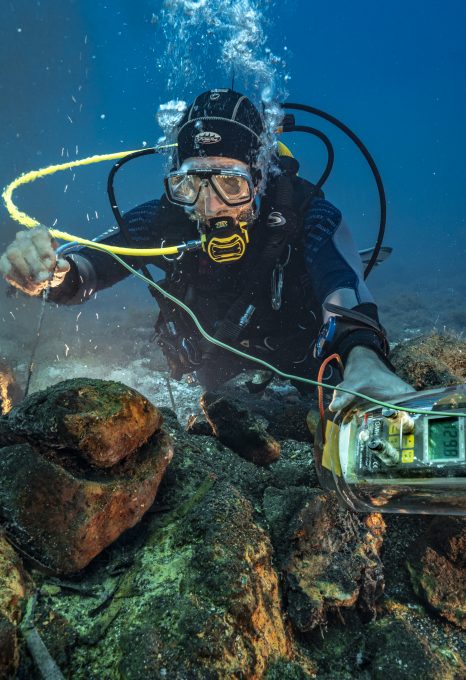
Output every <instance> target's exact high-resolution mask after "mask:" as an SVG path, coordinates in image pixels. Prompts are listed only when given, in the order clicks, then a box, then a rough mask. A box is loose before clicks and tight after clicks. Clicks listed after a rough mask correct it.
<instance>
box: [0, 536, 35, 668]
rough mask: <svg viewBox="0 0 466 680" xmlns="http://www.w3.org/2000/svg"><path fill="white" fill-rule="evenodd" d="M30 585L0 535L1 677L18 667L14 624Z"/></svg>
mask: <svg viewBox="0 0 466 680" xmlns="http://www.w3.org/2000/svg"><path fill="white" fill-rule="evenodd" d="M30 587H31V583H30V580H29V579H28V578H27V577H26V575H25V573H24V571H23V568H22V564H21V560H20V558H19V557H18V555H17V554H16V552H15V550H14V549H13V547H12V546H11V545H10V543H9V542H8V541H7V540H6V538H5V537H4V536H3V535H1V534H0V680H7V679H9V678H13V677H14V676H15V673H16V670H17V668H18V663H19V643H18V635H17V626H18V624H19V623H20V622H21V619H22V611H23V607H24V604H25V600H26V598H27V597H28V595H29V591H30Z"/></svg>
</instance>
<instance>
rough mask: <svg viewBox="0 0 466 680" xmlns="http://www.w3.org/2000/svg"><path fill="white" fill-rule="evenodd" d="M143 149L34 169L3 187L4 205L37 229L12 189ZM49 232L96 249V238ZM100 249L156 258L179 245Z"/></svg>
mask: <svg viewBox="0 0 466 680" xmlns="http://www.w3.org/2000/svg"><path fill="white" fill-rule="evenodd" d="M172 146H176V144H165V145H163V146H157V147H155V148H154V151H155V153H158V152H159V151H161V150H163V149H167V148H170V147H172ZM140 150H141V149H137V150H134V151H120V152H118V153H109V154H102V155H100V156H99V155H97V156H89V157H88V158H81V159H79V160H75V161H69V162H68V163H60V164H58V165H49V166H48V167H46V168H41V169H40V170H31V171H30V172H26V173H24V174H23V175H20V176H19V177H17V178H16V179H15V180H13V182H11V183H10V184H8V186H7V187H6V188H5V189H4V190H3V194H2V198H3V201H4V203H5V207H6V209H7V210H8V212H9V214H10V216H11V218H12V219H14V220H15V221H16V222H19V224H22V225H23V227H27V228H28V229H34V227H39V226H41V222H39V221H38V220H36V219H34V218H33V217H30V216H29V215H27V214H26V213H25V212H22V211H21V210H19V209H18V207H17V206H16V205H15V204H14V202H13V192H14V191H15V190H16V189H17V188H18V187H20V186H22V185H23V184H30V183H31V182H35V180H36V179H39V178H41V177H46V176H48V175H54V174H55V173H56V172H61V171H62V170H69V169H70V168H77V167H80V166H81V165H92V164H94V163H102V162H103V161H115V160H118V159H119V158H124V157H125V156H128V155H129V154H131V153H136V152H137V151H140ZM48 231H49V233H50V235H51V236H53V238H57V239H62V240H63V241H72V242H74V243H78V244H79V245H82V246H88V247H89V248H95V241H90V240H89V239H85V238H81V237H80V236H74V235H73V234H69V233H68V232H66V231H60V230H58V229H52V228H49V229H48ZM99 250H106V251H107V252H110V253H116V254H117V255H129V256H133V257H141V256H147V257H155V256H158V255H176V254H178V252H179V250H178V246H167V247H165V248H125V247H122V246H108V245H104V244H100V246H99Z"/></svg>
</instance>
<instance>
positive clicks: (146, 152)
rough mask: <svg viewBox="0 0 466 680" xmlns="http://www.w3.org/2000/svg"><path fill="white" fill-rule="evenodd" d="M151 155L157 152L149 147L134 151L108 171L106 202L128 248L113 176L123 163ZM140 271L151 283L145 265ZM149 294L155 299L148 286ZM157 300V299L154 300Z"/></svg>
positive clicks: (127, 234) (127, 235) (127, 238)
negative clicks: (108, 203)
mask: <svg viewBox="0 0 466 680" xmlns="http://www.w3.org/2000/svg"><path fill="white" fill-rule="evenodd" d="M153 153H157V151H156V150H155V149H154V148H153V147H151V148H150V149H142V150H141V151H134V152H133V153H129V154H128V155H127V156H125V157H124V158H122V159H121V160H119V161H118V162H117V163H115V165H114V166H113V168H112V169H111V170H110V172H109V173H108V179H107V195H108V200H109V201H110V207H111V208H112V212H113V215H114V217H115V219H116V221H117V224H118V226H119V227H120V229H121V233H122V234H123V236H124V237H125V241H126V243H127V244H128V246H129V247H131V237H130V235H129V231H128V227H127V225H126V222H125V219H124V217H123V215H122V214H121V212H120V209H119V208H118V203H117V201H116V197H115V189H114V186H113V185H114V181H115V175H116V174H117V172H118V170H119V169H120V168H121V167H122V165H124V164H125V163H128V161H132V160H133V158H139V156H149V155H151V154H153ZM141 270H142V272H143V274H144V276H146V277H147V278H148V279H150V280H151V281H153V278H152V275H151V273H150V271H149V269H148V268H147V267H146V265H145V264H143V265H142V266H141ZM149 292H150V294H151V295H152V297H155V298H156V295H154V292H155V291H154V289H153V288H152V286H149ZM156 299H157V298H156Z"/></svg>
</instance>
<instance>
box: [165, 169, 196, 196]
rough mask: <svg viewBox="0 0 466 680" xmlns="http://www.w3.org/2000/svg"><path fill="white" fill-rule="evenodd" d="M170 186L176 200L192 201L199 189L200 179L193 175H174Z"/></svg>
mask: <svg viewBox="0 0 466 680" xmlns="http://www.w3.org/2000/svg"><path fill="white" fill-rule="evenodd" d="M169 186H170V193H171V195H172V197H173V198H174V199H175V200H178V201H186V202H192V201H194V200H195V198H196V196H197V192H198V190H199V180H198V178H197V177H195V176H193V175H172V176H171V177H170V180H169Z"/></svg>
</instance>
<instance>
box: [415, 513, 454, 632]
mask: <svg viewBox="0 0 466 680" xmlns="http://www.w3.org/2000/svg"><path fill="white" fill-rule="evenodd" d="M407 565H408V569H409V573H410V576H411V582H412V584H413V588H414V590H415V592H416V594H417V595H418V596H419V597H421V598H422V599H423V600H425V601H426V602H427V603H428V604H429V605H430V607H431V608H432V609H433V610H434V611H436V612H437V613H438V614H440V615H441V616H443V617H444V618H446V619H447V620H448V621H450V622H451V623H454V624H455V625H457V626H459V627H460V628H463V629H466V600H465V593H466V520H465V519H463V518H460V517H455V518H452V517H438V518H436V519H434V520H433V521H432V523H431V524H430V526H429V527H428V529H427V530H426V532H425V533H424V534H423V535H422V536H421V537H420V538H419V539H418V540H417V541H416V542H415V543H414V545H413V546H412V547H411V550H410V554H409V556H408V562H407Z"/></svg>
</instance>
